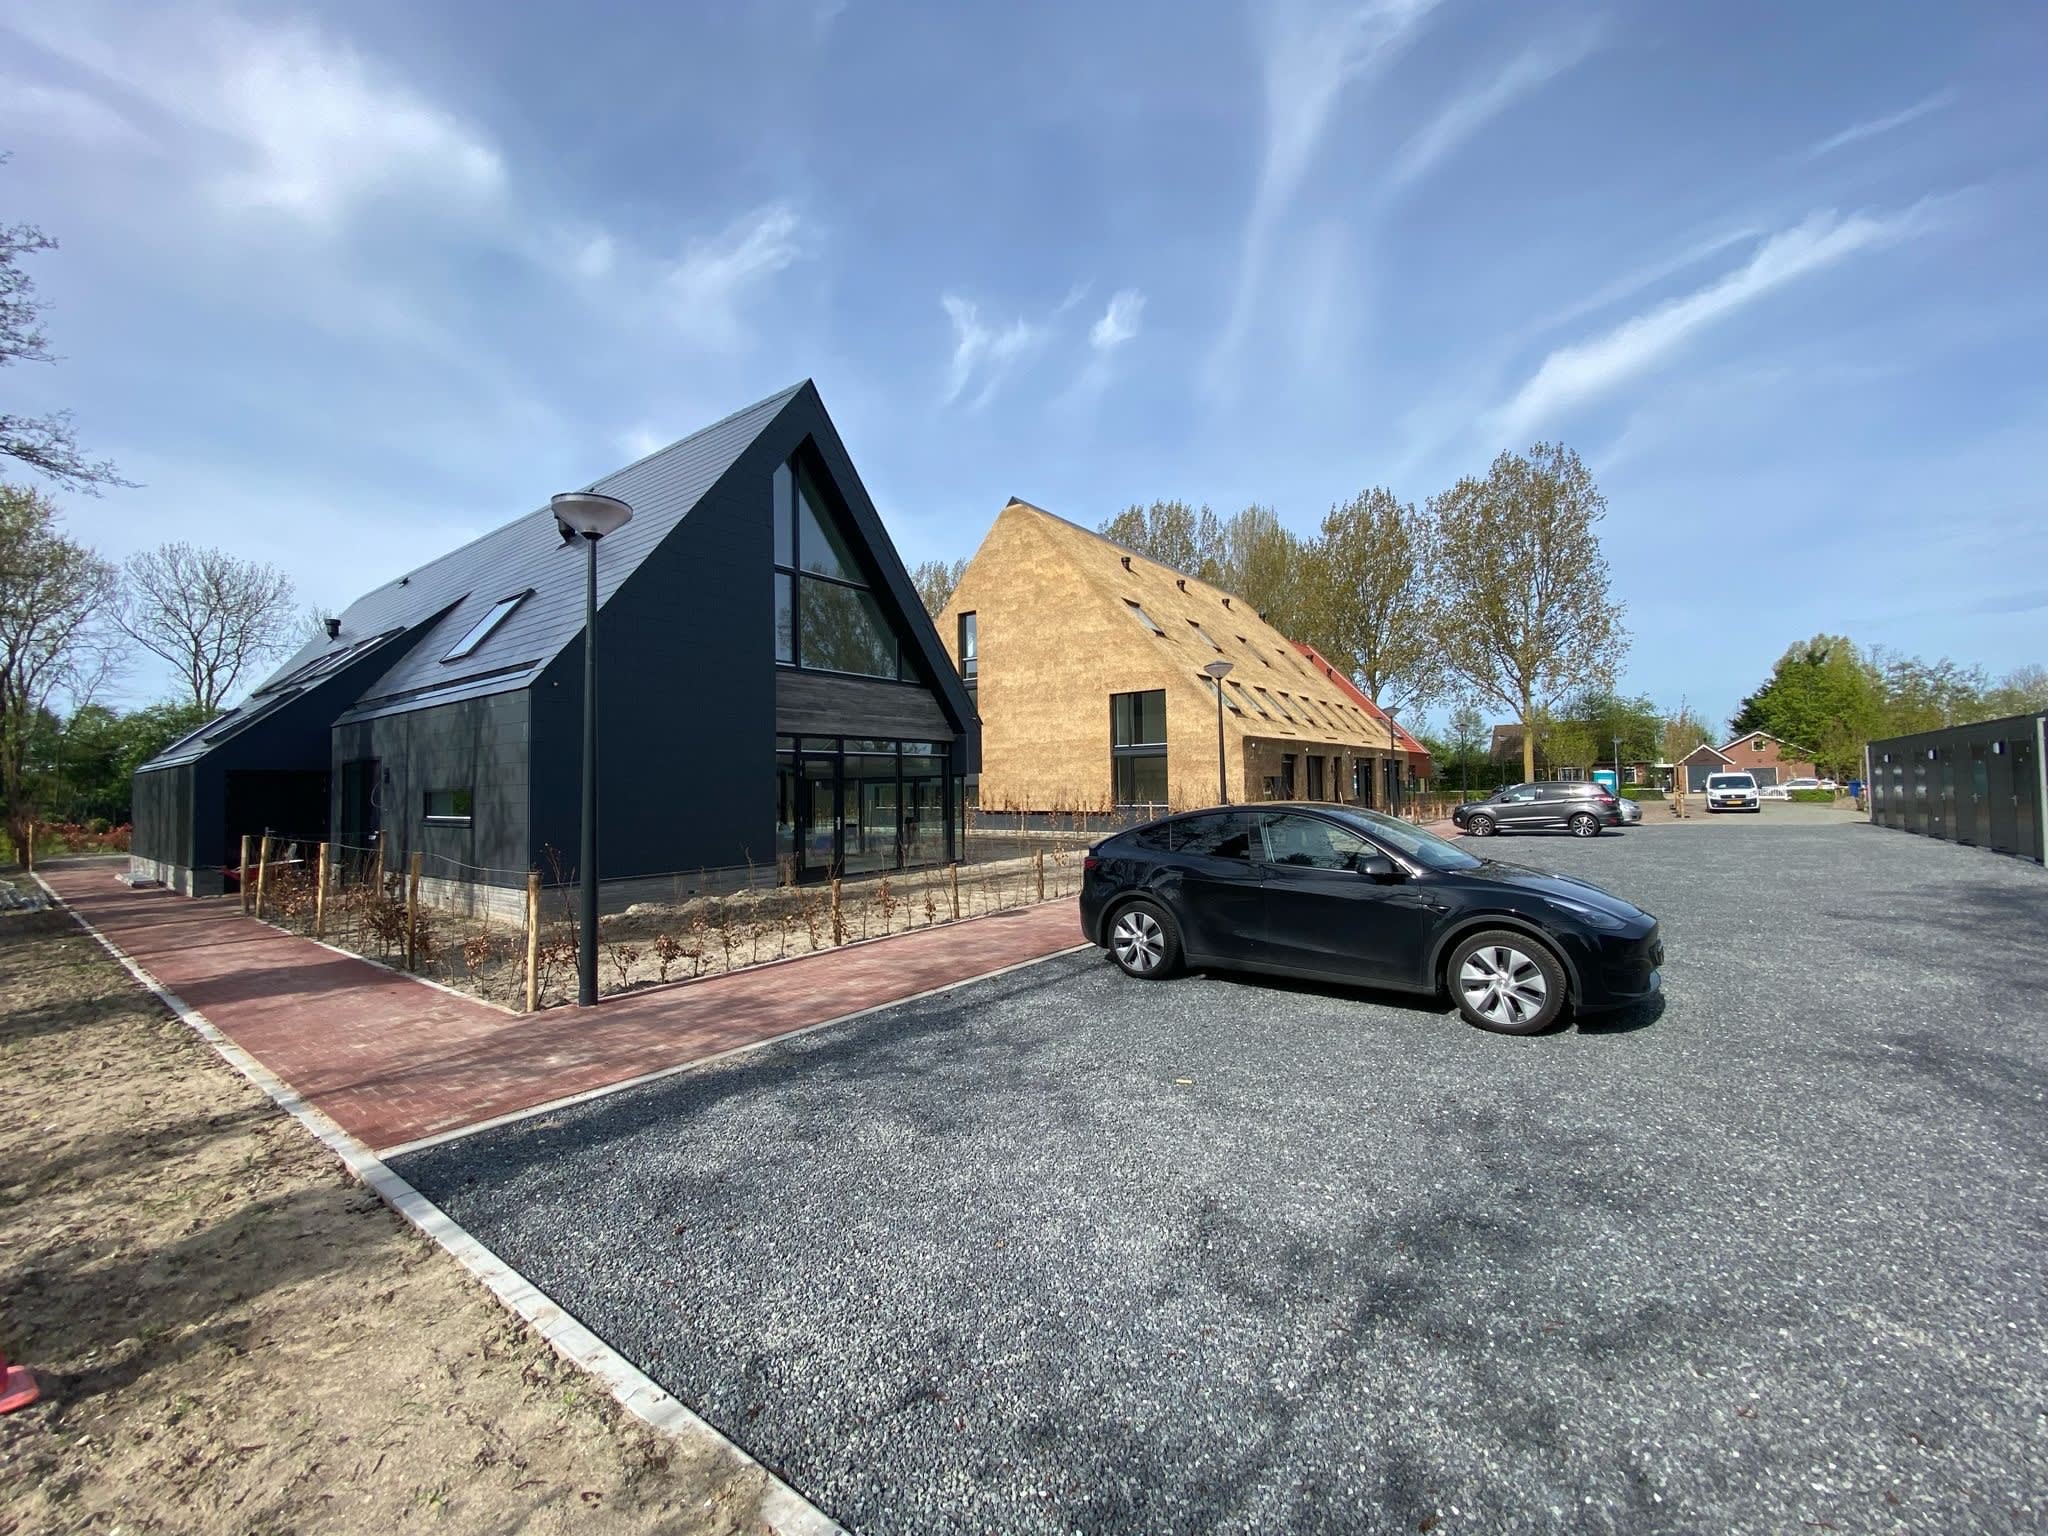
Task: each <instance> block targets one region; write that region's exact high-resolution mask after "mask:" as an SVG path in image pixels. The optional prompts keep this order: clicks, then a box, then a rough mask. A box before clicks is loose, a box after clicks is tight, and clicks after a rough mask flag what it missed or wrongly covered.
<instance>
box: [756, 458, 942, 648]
mask: <svg viewBox="0 0 2048 1536" xmlns="http://www.w3.org/2000/svg"><path fill="white" fill-rule="evenodd" d="M792 468H793V472H792ZM773 484H774V488H775V659H776V661H777V662H778V663H780V664H781V665H783V666H788V667H798V668H801V669H803V670H804V671H807V672H840V673H846V674H849V675H851V676H854V677H884V678H890V679H897V678H911V679H914V678H915V677H916V676H917V673H916V669H915V665H914V663H913V662H912V661H911V660H910V656H909V651H910V647H908V646H907V645H906V644H905V643H904V642H903V637H902V636H901V635H900V634H899V633H898V631H897V629H896V626H895V625H894V624H893V623H892V622H891V620H890V618H889V614H888V610H887V609H886V608H885V607H884V606H883V603H882V602H881V601H880V600H879V599H878V598H877V597H876V595H875V593H874V592H873V591H872V590H871V589H870V587H869V584H868V579H867V576H866V573H865V572H864V571H863V569H862V567H861V562H860V559H859V557H858V556H857V554H856V553H855V551H856V550H857V548H858V547H859V546H858V544H857V541H855V540H854V539H853V538H851V537H850V536H849V534H848V532H847V530H846V528H845V527H844V526H843V525H842V524H841V522H840V520H839V517H838V515H837V513H836V512H835V510H834V509H833V505H832V502H831V501H830V499H829V498H828V497H827V496H826V495H825V494H824V493H823V490H822V488H821V487H820V486H819V485H818V483H817V481H816V480H814V479H813V478H812V476H811V474H810V472H809V471H808V470H806V469H805V468H804V467H803V465H802V464H801V463H797V464H795V465H793V466H781V467H778V468H777V470H776V472H775V475H774V478H773Z"/></svg>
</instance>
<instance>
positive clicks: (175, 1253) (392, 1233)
mask: <svg viewBox="0 0 2048 1536" xmlns="http://www.w3.org/2000/svg"><path fill="white" fill-rule="evenodd" d="M0 1073H4V1081H5V1082H6V1085H7V1086H6V1091H5V1093H4V1095H0V1103H4V1104H5V1106H6V1108H5V1112H4V1114H0V1347H4V1349H5V1351H6V1353H7V1355H8V1356H9V1358H11V1359H14V1360H17V1361H19V1362H22V1363H25V1364H28V1365H31V1366H33V1367H34V1368H35V1369H36V1372H37V1375H38V1377H39V1379H40V1381H41V1383H42V1386H43V1400H42V1401H41V1402H39V1403H37V1404H35V1405H34V1406H33V1407H30V1408H27V1409H23V1410H21V1411H19V1412H16V1413H14V1414H11V1415H7V1416H5V1417H0V1536H14V1533H28V1532H51V1531H107V1532H113V1531H116V1530H118V1531H121V1532H153V1531H180V1532H184V1531H190V1532H203V1533H209V1536H211V1533H221V1536H225V1533H229V1532H234V1533H238V1536H239V1533H244V1532H321V1531H337V1532H339V1531H374V1530H386V1529H415V1528H417V1529H431V1530H436V1531H450V1532H456V1531H475V1532H485V1531H489V1532H521V1533H552V1532H568V1531H577V1532H586V1531H601V1532H611V1531H630V1532H642V1531H645V1532H653V1531H660V1532H676V1533H698V1532H705V1533H713V1532H716V1533H724V1532H741V1531H745V1532H761V1531H765V1530H767V1529H768V1527H767V1526H766V1525H765V1524H764V1523H763V1522H762V1521H761V1519H760V1518H759V1515H758V1513H757V1508H756V1505H757V1499H758V1496H759V1493H760V1489H761V1485H762V1482H763V1479H762V1477H761V1474H760V1473H759V1472H758V1471H756V1470H752V1469H749V1468H746V1467H744V1466H743V1465H742V1464H740V1463H738V1462H737V1461H736V1460H734V1459H733V1458H732V1457H731V1456H730V1454H729V1453H725V1452H721V1451H718V1450H716V1449H712V1448H707V1447H704V1446H700V1445H696V1444H693V1443H685V1442H683V1441H680V1440H677V1439H673V1438H671V1437H668V1436H664V1435H659V1434H656V1433H654V1432H653V1431H651V1430H649V1429H647V1428H646V1427H644V1426H642V1425H641V1424H640V1423H639V1422H638V1421H637V1420H634V1419H632V1418H631V1417H630V1416H629V1415H627V1414H625V1413H624V1412H623V1411H622V1410H621V1409H619V1408H618V1407H617V1405H616V1404H615V1403H614V1402H613V1401H612V1399H611V1398H610V1397H609V1396H608V1395H607V1394H606V1393H605V1392H604V1391H603V1389H602V1388H601V1387H599V1386H598V1385H597V1384H596V1383H595V1382H594V1381H593V1380H592V1379H591V1378H589V1377H588V1376H586V1375H584V1374H583V1373H582V1372H581V1371H579V1370H577V1369H576V1368H574V1367H573V1366H570V1365H568V1364H567V1363H566V1362H564V1361H562V1360H560V1359H559V1357H557V1356H556V1355H555V1354H554V1353H553V1352H552V1351H551V1350H550V1349H548V1347H547V1346H546V1345H544V1344H542V1343H541V1342H539V1341H538V1340H537V1339H535V1338H534V1337H533V1336H532V1335H530V1334H529V1333H528V1332H527V1331H526V1329H525V1327H524V1325H523V1324H522V1323H520V1322H519V1320H518V1319H517V1318H515V1317H513V1316H512V1315H511V1314H510V1313H508V1312H506V1311H504V1310H503V1308H501V1307H500V1306H499V1305H498V1304H497V1302H496V1301H495V1300H494V1299H493V1298H492V1297H491V1296H490V1295H489V1293H488V1292H486V1291H485V1290H484V1289H483V1288H482V1287H481V1286H479V1285H477V1284H475V1283H474V1282H473V1281H471V1280H470V1279H469V1277H468V1276H467V1275H466V1274H465V1273H464V1271H463V1270H462V1269H461V1268H460V1267H459V1266H458V1265H457V1264H456V1263H455V1261H454V1260H453V1259H451V1258H449V1257H448V1256H447V1255H445V1254H444V1253H442V1252H441V1250H440V1249H438V1248H437V1247H435V1246H434V1245H433V1244H432V1243H430V1242H429V1241H427V1240H426V1239H425V1238H423V1237H421V1236H420V1235H418V1234H417V1233H416V1232H415V1231H414V1230H413V1229H412V1228H411V1227H410V1226H408V1225H407V1224H405V1223H404V1222H403V1221H401V1220H400V1219H399V1218H398V1217H397V1216H396V1215H395V1214H394V1213H392V1212H391V1211H390V1210H389V1209H388V1208H386V1207H385V1206H384V1205H383V1203H382V1202H381V1201H379V1200H378V1199H377V1197H376V1196H375V1195H373V1194H371V1193H370V1192H369V1191H368V1190H367V1189H365V1188H364V1187H362V1186H361V1185H359V1184H357V1183H356V1182H354V1180H353V1179H352V1178H351V1177H350V1176H349V1175H348V1174H347V1172H346V1171H345V1170H344V1169H343V1167H342V1166H341V1164H340V1163H339V1162H337V1161H336V1160H335V1159H334V1157H333V1156H332V1155H331V1154H330V1153H329V1152H328V1151H327V1150H326V1149H325V1148H324V1147H322V1146H321V1145H320V1144H319V1143H318V1142H316V1141H314V1140H313V1139H312V1138H311V1137H310V1136H308V1135H307V1134H305V1132H303V1131H302V1130H301V1129H300V1128H299V1126H298V1125H297V1123H296V1122H294V1121H293V1120H291V1119H290V1118H288V1117H287V1116H285V1115H284V1114H282V1113H281V1112H280V1111H278V1110H277V1109H276V1108H275V1107H274V1106H273V1105H272V1104H271V1103H270V1101H269V1100H268V1099H267V1098H266V1097H264V1095H263V1094H261V1093H260V1092H258V1091H257V1090H256V1089H255V1088H254V1087H252V1086H251V1085H250V1084H248V1083H247V1082H246V1081H244V1080H243V1079H242V1077H241V1076H240V1075H239V1074H237V1073H235V1072H234V1071H233V1070H232V1069H230V1068H229V1067H228V1066H227V1065H226V1064H225V1063H224V1062H222V1061H221V1060H220V1058H219V1057H217V1056H216V1055H215V1054H214V1053H213V1051H212V1050H211V1049H210V1048H209V1047H208V1046H207V1045H206V1044H205V1043H204V1042H202V1041H200V1040H199V1039H198V1038H196V1037H195V1036H194V1035H192V1033H191V1032H190V1031H189V1030H188V1029H187V1028H186V1027H185V1026H184V1025H183V1024H181V1023H179V1022H177V1021H176V1020H174V1019H172V1018H171V1017H169V1016H168V1014H166V1013H165V1011H164V1010H163V1009H162V1008H161V1007H160V1006H158V1005H157V1004H156V1003H155V1002H154V1001H153V1000H152V999H151V998H150V997H149V996H148V995H147V994H146V993H144V992H143V991H141V990H140V989H139V988H138V987H137V986H136V985H135V984H134V982H133V981H132V980H131V979H130V978H129V977H128V975H127V974H126V972H125V971H123V970H122V969H121V968H120V967H119V966H118V965H116V964H115V963H114V962H113V961H112V960H111V959H109V958H108V957H107V955H106V954H105V952H104V951H103V950H101V949H100V948H99V947H98V946H97V945H96V944H95V943H94V942H93V941H92V940H91V939H90V938H88V937H87V936H86V935H85V934H83V933H82V932H81V931H80V930H79V929H78V928H77V927H76V925H75V924H73V923H72V921H71V920H70V919H69V918H68V917H67V916H65V915H64V914H62V913H59V912H41V913H7V914H5V915H0Z"/></svg>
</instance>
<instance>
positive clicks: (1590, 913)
mask: <svg viewBox="0 0 2048 1536" xmlns="http://www.w3.org/2000/svg"><path fill="white" fill-rule="evenodd" d="M1543 899H1544V900H1545V901H1547V902H1548V903H1550V905H1551V906H1553V907H1555V908H1557V909H1558V911H1560V912H1569V913H1571V915H1572V916H1573V917H1576V918H1580V919H1583V920H1584V921H1585V922H1587V923H1589V924H1591V925H1592V926H1593V927H1595V928H1606V929H1609V930H1611V931H1613V932H1615V933H1619V932H1620V931H1621V930H1622V929H1624V928H1626V927H1627V926H1628V924H1627V923H1625V922H1623V921H1622V920H1621V919H1620V918H1618V917H1616V916H1615V915H1614V914H1613V913H1612V912H1609V911H1607V910H1606V909H1605V908H1603V907H1589V906H1587V905H1586V904H1585V903H1584V902H1583V901H1571V900H1568V899H1567V898H1565V897H1563V896H1546V897H1544V898H1543Z"/></svg>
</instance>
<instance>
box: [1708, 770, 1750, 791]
mask: <svg viewBox="0 0 2048 1536" xmlns="http://www.w3.org/2000/svg"><path fill="white" fill-rule="evenodd" d="M1707 788H1709V789H1755V788H1756V780H1755V779H1753V778H1751V777H1750V776H1749V775H1748V774H1746V773H1710V774H1708V775H1707Z"/></svg>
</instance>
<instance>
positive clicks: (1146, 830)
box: [1131, 821, 1174, 853]
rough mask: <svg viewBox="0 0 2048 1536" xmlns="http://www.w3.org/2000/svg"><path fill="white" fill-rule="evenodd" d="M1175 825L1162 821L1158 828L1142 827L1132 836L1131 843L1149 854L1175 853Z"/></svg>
mask: <svg viewBox="0 0 2048 1536" xmlns="http://www.w3.org/2000/svg"><path fill="white" fill-rule="evenodd" d="M1173 832H1174V823H1173V822H1170V821H1162V822H1160V823H1159V824H1158V825H1157V826H1152V827H1140V828H1138V830H1137V831H1135V832H1133V833H1132V834H1131V842H1132V843H1133V845H1135V846H1136V847H1139V848H1142V849H1144V850H1145V851H1146V852H1147V853H1171V852H1173Z"/></svg>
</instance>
